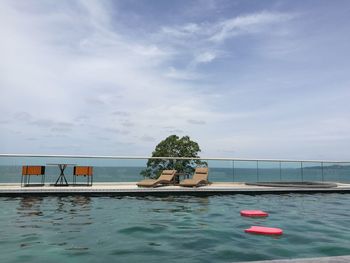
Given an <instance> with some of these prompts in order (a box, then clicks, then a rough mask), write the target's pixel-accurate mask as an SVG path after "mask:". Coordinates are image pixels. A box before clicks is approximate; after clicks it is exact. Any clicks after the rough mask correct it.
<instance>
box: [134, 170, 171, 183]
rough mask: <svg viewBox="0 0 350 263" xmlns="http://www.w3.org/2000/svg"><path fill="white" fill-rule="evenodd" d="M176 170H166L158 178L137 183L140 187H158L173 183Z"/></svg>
mask: <svg viewBox="0 0 350 263" xmlns="http://www.w3.org/2000/svg"><path fill="white" fill-rule="evenodd" d="M175 173H176V170H164V171H163V172H162V174H161V175H160V176H159V178H158V179H145V180H142V181H140V182H138V183H137V186H139V187H156V186H159V185H166V184H173V183H174V177H175Z"/></svg>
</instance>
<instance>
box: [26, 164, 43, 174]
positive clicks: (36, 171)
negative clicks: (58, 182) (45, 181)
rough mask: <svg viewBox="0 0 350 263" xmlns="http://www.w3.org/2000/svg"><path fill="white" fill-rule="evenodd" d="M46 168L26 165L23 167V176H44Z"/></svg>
mask: <svg viewBox="0 0 350 263" xmlns="http://www.w3.org/2000/svg"><path fill="white" fill-rule="evenodd" d="M44 174H45V166H40V165H26V166H22V175H44Z"/></svg>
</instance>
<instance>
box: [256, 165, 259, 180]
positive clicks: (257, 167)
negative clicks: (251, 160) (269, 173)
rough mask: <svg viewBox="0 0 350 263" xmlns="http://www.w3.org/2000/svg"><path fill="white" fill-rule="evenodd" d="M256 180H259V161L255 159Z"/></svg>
mask: <svg viewBox="0 0 350 263" xmlns="http://www.w3.org/2000/svg"><path fill="white" fill-rule="evenodd" d="M256 180H257V182H259V161H258V160H256Z"/></svg>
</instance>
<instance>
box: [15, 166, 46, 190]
mask: <svg viewBox="0 0 350 263" xmlns="http://www.w3.org/2000/svg"><path fill="white" fill-rule="evenodd" d="M33 175H35V176H39V175H41V184H39V185H41V186H43V185H44V184H45V166H39V165H36V166H35V165H26V166H22V178H21V187H22V186H30V185H32V186H37V185H38V184H30V177H31V176H33Z"/></svg>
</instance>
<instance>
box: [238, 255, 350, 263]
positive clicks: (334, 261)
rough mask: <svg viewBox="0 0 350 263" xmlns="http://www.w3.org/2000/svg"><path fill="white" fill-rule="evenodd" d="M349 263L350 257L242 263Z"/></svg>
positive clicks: (245, 262)
mask: <svg viewBox="0 0 350 263" xmlns="http://www.w3.org/2000/svg"><path fill="white" fill-rule="evenodd" d="M247 262H252V263H326V262H327V263H347V262H350V256H349V255H347V256H334V257H319V258H300V259H277V260H276V259H275V260H259V261H244V262H241V263H247Z"/></svg>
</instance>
